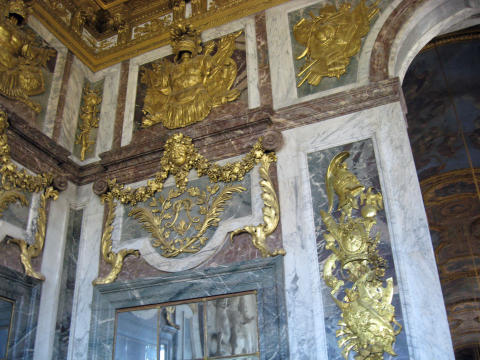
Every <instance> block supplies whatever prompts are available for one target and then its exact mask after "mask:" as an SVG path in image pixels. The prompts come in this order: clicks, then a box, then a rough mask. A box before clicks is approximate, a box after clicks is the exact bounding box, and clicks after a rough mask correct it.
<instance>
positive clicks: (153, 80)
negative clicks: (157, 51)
mask: <svg viewBox="0 0 480 360" xmlns="http://www.w3.org/2000/svg"><path fill="white" fill-rule="evenodd" d="M241 33H242V31H237V32H235V33H232V34H229V35H226V36H224V37H223V38H221V39H220V40H219V41H218V42H214V41H209V42H207V43H206V44H205V45H204V46H202V44H201V40H200V34H199V33H198V31H197V30H195V29H194V28H193V27H192V26H191V25H190V24H187V23H185V22H178V23H175V24H173V25H172V28H171V31H170V39H171V40H170V43H171V45H172V48H173V53H174V55H175V57H174V60H173V62H172V61H169V60H166V59H162V60H161V61H159V62H156V63H154V64H153V67H152V69H145V70H144V71H143V72H142V73H141V79H140V81H141V82H142V83H143V84H145V85H146V86H147V90H146V94H145V100H144V107H143V113H144V115H145V116H144V117H143V119H142V127H148V126H152V125H154V124H157V123H162V124H163V126H165V127H166V128H168V129H177V128H181V127H185V126H188V125H191V124H194V123H196V122H199V121H202V120H203V119H205V118H206V117H207V116H208V114H209V113H210V111H211V110H212V108H214V107H217V106H220V105H223V104H225V103H227V102H230V101H234V100H236V99H237V98H238V97H239V96H240V91H239V90H238V89H232V88H231V87H232V85H233V83H234V81H235V78H236V77H237V64H236V63H235V61H234V60H233V59H232V54H233V51H234V50H235V39H236V38H237V37H239V36H240V34H241Z"/></svg>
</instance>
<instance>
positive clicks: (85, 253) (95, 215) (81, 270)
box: [67, 185, 103, 360]
mask: <svg viewBox="0 0 480 360" xmlns="http://www.w3.org/2000/svg"><path fill="white" fill-rule="evenodd" d="M76 206H77V207H84V210H83V211H84V212H83V219H82V233H81V236H80V246H79V252H78V261H77V273H76V279H75V292H74V295H73V307H72V322H71V324H70V341H69V343H68V358H67V359H68V360H86V359H87V355H88V338H89V330H90V319H91V313H92V311H91V304H92V296H93V285H92V281H93V280H95V279H96V278H97V275H98V264H99V256H100V255H99V254H100V239H101V236H102V224H103V205H102V204H101V203H100V198H99V197H98V196H96V195H95V194H94V193H93V191H92V186H91V185H84V186H81V187H79V188H78V197H77V200H76Z"/></svg>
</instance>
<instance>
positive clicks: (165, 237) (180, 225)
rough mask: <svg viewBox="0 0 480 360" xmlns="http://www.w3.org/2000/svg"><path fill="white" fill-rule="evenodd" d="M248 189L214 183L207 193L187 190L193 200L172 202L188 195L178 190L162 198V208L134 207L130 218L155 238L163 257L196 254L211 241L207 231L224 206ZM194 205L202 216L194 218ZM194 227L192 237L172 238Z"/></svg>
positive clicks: (173, 190)
mask: <svg viewBox="0 0 480 360" xmlns="http://www.w3.org/2000/svg"><path fill="white" fill-rule="evenodd" d="M245 190H246V189H245V188H244V187H242V186H238V185H235V186H225V187H224V188H223V189H222V190H220V186H219V185H218V184H215V185H213V186H207V191H201V190H200V189H199V188H198V187H190V188H188V189H186V191H187V192H188V194H189V195H190V198H184V199H180V200H177V201H172V200H173V199H175V198H177V197H179V196H180V195H182V194H184V193H185V191H182V190H179V189H172V190H170V191H169V193H168V196H167V198H165V199H163V198H162V197H161V198H160V209H154V210H150V209H148V208H144V207H135V208H133V209H132V210H131V211H130V213H129V214H128V215H129V216H133V217H134V218H135V219H137V220H138V221H140V222H141V223H142V225H143V227H144V228H145V230H147V231H148V232H149V233H150V234H151V235H152V237H153V238H154V240H153V242H152V245H153V246H154V247H159V248H160V251H161V255H162V256H164V257H167V258H169V257H175V256H178V255H180V254H182V253H196V252H198V251H200V250H201V249H202V247H203V246H204V245H205V243H206V242H207V240H208V238H207V237H205V236H204V235H205V232H206V231H207V230H208V229H209V228H210V227H216V226H218V223H219V222H220V214H221V213H222V212H223V210H224V205H225V203H226V202H227V201H228V200H230V199H231V198H232V195H233V193H236V192H242V191H245ZM219 191H220V192H219ZM217 193H218V195H217ZM155 205H157V201H156V199H154V201H152V203H151V204H150V206H151V207H154V206H155ZM195 205H196V206H198V207H199V214H200V216H193V215H192V210H193V207H194V206H195ZM181 212H183V213H184V214H185V217H186V219H187V221H185V219H183V218H181V217H180V213H181ZM157 214H158V215H157ZM202 217H203V220H202ZM194 224H195V225H194ZM192 226H193V227H194V229H195V230H196V233H195V234H194V235H193V236H189V237H183V238H182V237H179V238H175V239H171V240H170V239H169V238H170V236H171V235H172V233H176V234H178V235H180V236H184V235H185V233H186V232H187V231H188V230H189V229H190V228H192Z"/></svg>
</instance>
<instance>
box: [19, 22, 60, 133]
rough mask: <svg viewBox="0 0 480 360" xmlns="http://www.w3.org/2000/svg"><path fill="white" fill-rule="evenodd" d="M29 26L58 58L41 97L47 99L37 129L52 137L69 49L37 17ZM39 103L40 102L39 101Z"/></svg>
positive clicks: (38, 118)
mask: <svg viewBox="0 0 480 360" xmlns="http://www.w3.org/2000/svg"><path fill="white" fill-rule="evenodd" d="M28 24H29V26H30V27H31V28H32V29H33V30H34V31H35V32H36V33H37V34H38V35H39V36H40V37H41V38H42V39H43V40H44V41H45V42H47V43H48V44H49V45H50V46H51V47H53V48H54V49H55V50H56V52H57V56H56V59H55V63H54V67H53V69H52V70H53V71H52V72H51V73H50V76H49V77H50V79H49V81H48V83H47V84H46V85H48V88H47V90H46V91H45V93H44V94H42V95H41V96H42V97H44V98H45V100H42V102H43V103H44V105H43V110H42V113H41V114H39V115H38V117H37V127H38V128H39V129H40V130H42V132H43V133H44V134H46V135H47V136H50V137H51V136H52V134H53V127H54V123H55V116H56V111H57V106H58V99H59V96H60V88H61V85H62V77H63V71H64V68H65V61H66V58H67V51H68V50H67V48H66V47H65V46H64V45H63V44H62V43H61V42H60V41H59V40H58V39H57V38H56V37H55V36H54V35H53V34H52V33H50V32H49V31H48V30H47V29H46V28H45V27H44V26H43V25H42V24H41V23H40V21H38V20H37V19H36V18H35V17H33V16H32V17H30V18H29V19H28ZM37 101H38V100H37Z"/></svg>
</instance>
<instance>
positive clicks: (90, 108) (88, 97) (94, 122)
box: [75, 83, 102, 161]
mask: <svg viewBox="0 0 480 360" xmlns="http://www.w3.org/2000/svg"><path fill="white" fill-rule="evenodd" d="M101 103H102V97H101V96H100V91H99V90H98V89H94V88H91V87H90V85H89V84H88V83H87V85H86V86H85V87H84V88H83V105H82V107H81V108H80V111H81V114H80V119H81V120H82V122H81V124H80V125H79V130H80V133H79V134H78V135H77V138H76V140H75V144H79V145H81V150H80V159H81V160H82V161H83V160H85V154H86V153H87V151H88V150H89V149H90V148H91V146H92V145H94V144H95V141H93V140H90V132H91V130H92V129H93V128H98V125H99V124H98V123H99V121H100V119H99V118H98V113H99V112H100V109H99V105H100V104H101Z"/></svg>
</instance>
